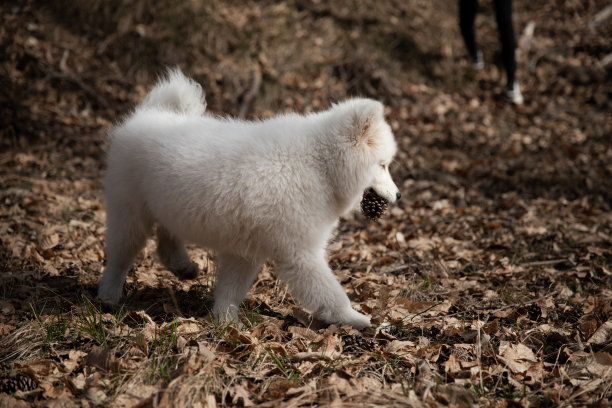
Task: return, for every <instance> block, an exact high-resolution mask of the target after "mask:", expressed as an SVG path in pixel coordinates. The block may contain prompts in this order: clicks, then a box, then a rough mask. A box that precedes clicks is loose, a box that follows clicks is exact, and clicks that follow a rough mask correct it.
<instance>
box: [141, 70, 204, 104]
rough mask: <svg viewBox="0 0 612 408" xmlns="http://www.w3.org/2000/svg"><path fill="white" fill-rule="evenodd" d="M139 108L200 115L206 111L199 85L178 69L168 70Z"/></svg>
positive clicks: (202, 92)
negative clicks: (154, 108)
mask: <svg viewBox="0 0 612 408" xmlns="http://www.w3.org/2000/svg"><path fill="white" fill-rule="evenodd" d="M140 106H141V107H145V108H153V107H156V108H162V109H169V110H173V111H176V112H181V113H186V114H191V115H202V114H203V113H204V110H205V109H206V100H205V99H204V91H203V90H202V87H201V86H200V84H198V83H197V82H195V81H194V80H193V79H191V78H187V77H186V76H185V75H184V74H183V72H182V71H181V70H180V69H179V68H174V69H168V72H167V73H166V75H165V77H163V78H162V79H161V80H160V81H159V82H158V83H157V85H155V87H154V88H153V89H152V90H151V92H149V94H148V95H147V97H146V98H145V99H144V101H142V103H141V104H140Z"/></svg>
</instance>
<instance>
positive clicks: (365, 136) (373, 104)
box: [351, 99, 384, 147]
mask: <svg viewBox="0 0 612 408" xmlns="http://www.w3.org/2000/svg"><path fill="white" fill-rule="evenodd" d="M353 103H354V107H353V108H354V109H353V112H352V114H353V118H352V132H351V139H352V140H353V141H354V142H355V144H357V145H360V146H364V147H365V146H368V147H373V146H374V145H375V144H376V139H377V128H378V126H379V124H380V122H382V121H384V107H383V104H382V103H380V102H378V101H375V100H372V99H357V100H354V101H353Z"/></svg>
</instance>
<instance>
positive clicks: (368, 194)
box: [361, 188, 389, 220]
mask: <svg viewBox="0 0 612 408" xmlns="http://www.w3.org/2000/svg"><path fill="white" fill-rule="evenodd" d="M388 206H389V201H387V200H386V199H384V198H382V197H381V196H379V195H378V194H376V192H375V191H374V190H373V189H371V188H369V189H367V190H366V191H365V192H364V193H363V198H362V199H361V213H362V214H363V215H365V216H366V217H368V218H369V219H371V220H377V219H379V218H380V217H381V215H382V214H383V213H384V212H385V210H386V209H387V207H388Z"/></svg>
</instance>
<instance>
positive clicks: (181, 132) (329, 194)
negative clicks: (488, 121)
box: [98, 70, 399, 328]
mask: <svg viewBox="0 0 612 408" xmlns="http://www.w3.org/2000/svg"><path fill="white" fill-rule="evenodd" d="M204 109H205V104H204V101H203V97H202V89H201V88H200V86H199V85H197V84H195V82H193V81H192V80H190V79H188V78H186V77H185V76H183V74H182V73H181V72H180V71H178V70H174V71H171V72H170V73H169V75H168V76H167V77H166V79H163V80H162V81H161V82H160V83H159V84H158V85H157V86H156V87H155V88H154V89H153V90H152V91H151V93H150V94H149V95H148V96H147V97H146V99H145V100H144V102H143V103H142V104H140V105H139V106H138V107H137V108H136V110H135V112H134V113H133V115H131V116H130V117H129V118H128V119H127V120H126V121H125V122H124V123H123V124H121V125H120V126H118V127H117V128H116V129H115V130H114V132H113V134H112V137H113V138H112V141H111V144H110V148H109V151H108V173H107V176H106V205H107V224H108V232H107V268H106V271H105V273H104V276H103V277H102V280H101V281H100V286H99V292H98V297H99V298H100V299H101V300H102V301H104V302H105V303H108V304H116V303H117V302H118V301H119V298H120V296H121V290H122V287H123V283H124V281H125V277H126V274H127V272H128V270H129V268H130V267H131V265H132V263H133V261H134V258H135V256H136V255H137V254H138V252H139V251H140V250H141V248H142V247H143V245H144V243H145V240H146V238H147V237H148V236H149V235H150V234H151V233H152V230H153V225H154V224H157V225H158V228H157V234H158V240H159V244H158V252H159V254H160V258H161V260H162V261H163V262H164V264H165V265H166V266H167V267H168V268H169V269H170V270H171V271H172V272H174V273H175V274H177V276H179V277H182V278H194V277H195V276H196V275H197V272H198V271H197V266H196V265H195V264H193V263H191V261H190V260H189V258H188V256H187V253H186V252H185V249H184V245H183V241H190V242H195V243H198V244H199V245H202V246H204V247H208V248H212V249H214V250H216V251H217V253H218V259H219V261H220V266H219V268H218V275H217V285H216V289H215V304H214V310H213V312H214V314H215V315H216V316H217V317H218V318H220V319H222V320H228V319H235V318H236V317H237V310H238V306H239V304H240V303H241V301H242V300H243V298H244V297H245V296H246V294H247V292H248V289H249V287H250V285H251V283H252V282H253V280H254V279H255V277H256V275H257V273H258V271H259V268H260V266H261V264H262V263H263V262H264V261H265V259H268V258H271V259H273V260H274V261H275V263H276V273H277V274H278V277H279V278H280V279H282V280H284V281H285V282H287V284H288V285H289V287H290V290H291V292H292V294H293V296H294V297H295V298H297V299H298V301H299V302H300V303H301V305H302V306H303V307H304V308H306V309H308V310H309V311H311V312H312V313H313V314H314V315H315V317H317V318H319V319H321V320H323V321H325V322H328V323H339V324H349V325H353V326H354V327H356V328H364V327H367V326H369V324H370V319H369V318H368V317H366V316H364V315H362V314H360V313H358V312H356V311H355V310H353V309H352V308H351V305H350V302H349V299H348V297H347V296H346V294H345V293H344V291H343V289H342V287H341V286H340V284H339V283H338V281H337V280H336V278H335V277H334V275H333V273H332V272H331V270H330V268H329V266H328V265H327V262H326V261H325V247H326V244H327V241H328V239H329V238H330V236H331V233H332V231H333V229H334V227H335V225H336V223H337V220H338V218H339V217H340V216H341V215H343V214H345V213H347V212H348V211H350V210H351V209H352V208H354V207H355V206H356V204H357V203H358V202H359V200H360V199H361V196H362V193H363V191H364V190H365V189H366V188H368V187H372V188H374V189H375V191H376V192H377V193H378V194H380V195H381V196H383V197H385V198H386V199H388V200H389V201H390V202H394V201H396V199H397V198H399V192H398V189H397V187H396V186H395V184H394V183H393V180H392V179H391V176H390V174H389V171H388V164H389V162H390V161H391V159H392V157H393V155H394V154H395V150H396V145H395V141H394V138H393V134H392V133H391V129H390V127H389V126H388V125H387V123H386V122H385V120H384V118H383V106H382V104H380V103H379V102H376V101H373V100H369V99H349V100H347V101H344V102H342V103H339V104H337V105H334V106H333V107H332V108H330V109H329V110H326V111H323V112H319V113H315V114H310V115H307V116H302V115H297V114H287V115H281V116H277V117H274V118H272V119H268V120H264V121H255V122H246V121H240V120H234V119H224V118H216V117H213V116H210V115H207V114H204V115H203V112H204Z"/></svg>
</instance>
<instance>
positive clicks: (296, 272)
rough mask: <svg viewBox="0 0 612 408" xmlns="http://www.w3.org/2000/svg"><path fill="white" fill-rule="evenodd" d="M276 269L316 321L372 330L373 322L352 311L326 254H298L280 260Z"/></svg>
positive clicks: (319, 251)
mask: <svg viewBox="0 0 612 408" xmlns="http://www.w3.org/2000/svg"><path fill="white" fill-rule="evenodd" d="M276 266H277V273H278V277H279V278H280V279H282V280H284V281H285V282H287V284H288V285H289V289H290V290H291V294H292V295H293V296H294V297H295V298H296V299H297V300H298V302H299V303H300V305H301V306H302V307H304V308H306V309H308V310H309V311H311V312H312V314H313V315H314V317H315V318H317V319H320V320H323V321H324V322H326V323H339V324H347V325H351V326H353V327H355V328H356V329H363V328H365V327H369V326H370V319H369V318H368V317H367V316H365V315H363V314H361V313H359V312H357V311H355V310H353V308H352V307H351V302H350V300H349V298H348V296H347V295H346V293H345V292H344V289H342V286H341V285H340V283H339V282H338V280H337V279H336V277H335V276H334V274H333V273H332V271H331V269H329V266H328V265H327V262H326V261H325V253H324V251H322V250H316V251H313V252H304V253H298V254H295V255H293V256H290V257H287V258H286V259H285V260H277V263H276Z"/></svg>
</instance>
